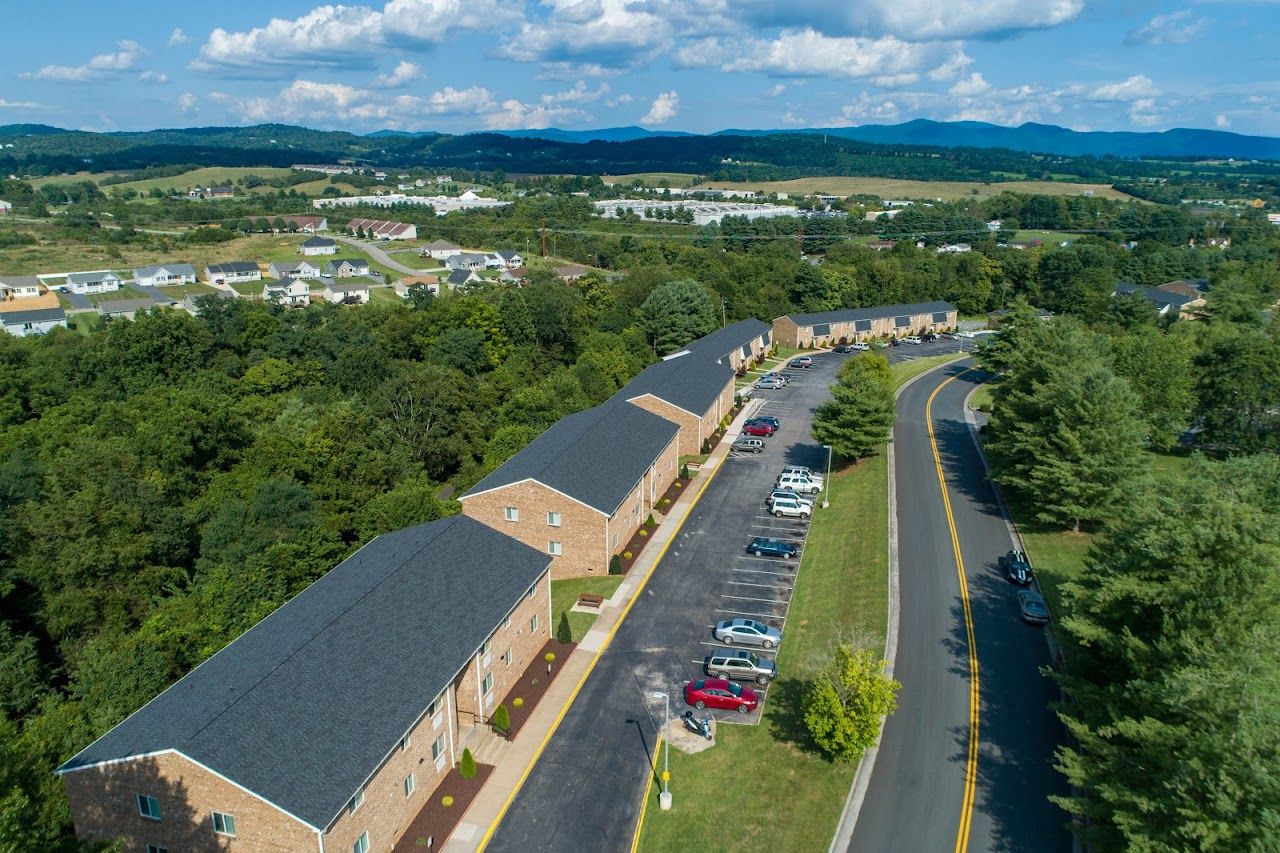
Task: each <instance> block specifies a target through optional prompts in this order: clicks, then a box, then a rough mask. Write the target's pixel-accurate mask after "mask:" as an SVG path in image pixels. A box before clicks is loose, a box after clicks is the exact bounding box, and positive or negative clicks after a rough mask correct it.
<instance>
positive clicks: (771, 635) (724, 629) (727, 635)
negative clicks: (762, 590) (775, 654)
mask: <svg viewBox="0 0 1280 853" xmlns="http://www.w3.org/2000/svg"><path fill="white" fill-rule="evenodd" d="M712 633H713V634H714V635H715V638H716V639H717V640H719V641H720V642H722V643H724V644H726V645H729V646H732V645H742V646H762V647H764V648H766V649H772V648H775V647H776V646H777V645H778V644H779V643H781V642H782V632H781V631H780V630H778V629H777V628H775V627H773V626H772V625H766V624H765V623H763V622H757V621H756V620H754V619H725V620H724V621H723V622H719V623H717V625H716V627H715V630H714V631H712Z"/></svg>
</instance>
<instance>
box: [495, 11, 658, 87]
mask: <svg viewBox="0 0 1280 853" xmlns="http://www.w3.org/2000/svg"><path fill="white" fill-rule="evenodd" d="M540 11H542V12H543V13H544V14H543V15H542V16H540V17H536V18H534V19H533V20H528V21H525V22H524V23H523V24H522V25H521V26H520V29H519V31H518V32H517V33H516V34H515V35H514V36H513V37H512V38H511V39H509V40H508V41H507V42H506V43H505V44H504V45H503V46H502V47H501V48H500V49H499V51H498V55H500V56H503V57H505V58H507V59H514V60H517V61H520V62H542V63H546V64H547V65H548V66H549V67H550V69H551V70H552V72H553V73H556V72H557V70H558V72H559V73H561V74H562V73H564V72H568V73H572V74H576V75H582V74H590V75H591V76H597V75H598V74H600V73H608V72H610V71H617V70H621V69H626V68H632V67H635V66H636V65H639V64H641V63H643V62H646V61H648V60H651V59H653V58H654V57H656V56H657V55H658V54H660V53H661V52H662V51H664V50H665V49H667V47H668V46H669V45H670V43H671V41H672V39H673V38H674V37H675V35H676V31H675V30H674V29H673V26H672V22H673V18H672V17H670V16H667V15H663V14H659V13H657V12H654V11H650V9H649V8H648V6H647V4H643V3H635V2H632V0H542V3H541V4H540ZM557 66H559V68H558V69H557ZM588 68H589V69H590V71H587V70H585V69H588ZM593 72H594V73H593Z"/></svg>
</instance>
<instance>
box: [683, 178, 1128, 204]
mask: <svg viewBox="0 0 1280 853" xmlns="http://www.w3.org/2000/svg"><path fill="white" fill-rule="evenodd" d="M707 186H708V187H711V186H714V187H715V188H716V189H738V190H760V191H762V192H766V193H770V192H777V193H795V194H797V195H803V194H808V193H823V194H830V195H840V196H850V195H874V196H879V197H880V198H912V199H915V198H927V199H942V200H944V201H953V200H955V199H961V198H986V197H987V196H993V195H999V194H1000V193H1002V192H1005V191H1008V192H1015V193H1033V194H1039V195H1082V194H1083V193H1084V192H1085V191H1086V190H1092V191H1093V194H1094V195H1095V196H1097V197H1098V198H1107V199H1118V200H1132V198H1133V197H1132V196H1130V195H1127V194H1126V193H1122V192H1117V191H1116V190H1113V189H1112V188H1111V187H1110V186H1109V185H1107V184H1068V183H1058V182H1056V181H1001V182H999V183H992V184H983V183H970V182H966V181H904V180H898V179H896V178H855V177H829V178H797V179H795V180H792V181H749V182H734V181H716V182H714V183H713V184H708V185H707Z"/></svg>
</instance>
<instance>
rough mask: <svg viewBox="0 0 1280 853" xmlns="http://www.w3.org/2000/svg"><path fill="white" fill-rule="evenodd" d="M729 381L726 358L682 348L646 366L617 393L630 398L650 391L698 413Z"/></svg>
mask: <svg viewBox="0 0 1280 853" xmlns="http://www.w3.org/2000/svg"><path fill="white" fill-rule="evenodd" d="M732 382H733V368H732V367H731V366H730V365H729V362H728V361H721V360H719V357H717V356H713V355H711V354H710V353H702V352H690V351H683V352H681V353H680V354H678V355H674V356H668V357H667V358H666V359H665V360H663V361H660V362H658V363H657V364H651V365H649V366H648V367H646V368H645V369H644V370H642V371H641V372H640V375H638V376H637V377H636V378H635V379H632V380H631V381H630V382H628V383H627V384H626V386H625V387H624V388H623V389H622V390H621V391H619V392H618V395H619V396H620V397H622V398H623V399H624V400H634V399H635V398H636V397H640V396H643V395H645V394H652V395H653V396H654V397H657V398H658V399H659V400H665V401H666V402H668V403H670V404H671V405H673V406H677V407H679V408H681V409H684V410H685V411H686V412H689V413H691V414H693V415H697V416H698V417H702V415H703V414H704V413H705V412H706V411H707V409H709V408H711V407H712V406H713V405H715V401H716V398H717V397H719V396H720V392H722V391H724V389H725V386H726V385H731V384H732Z"/></svg>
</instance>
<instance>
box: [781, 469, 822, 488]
mask: <svg viewBox="0 0 1280 853" xmlns="http://www.w3.org/2000/svg"><path fill="white" fill-rule="evenodd" d="M782 473H783V474H784V475H785V474H799V475H801V476H802V477H808V478H809V479H810V480H813V481H814V482H815V483H817V484H818V485H819V486H825V485H826V482H825V481H824V480H823V479H822V475H821V474H815V473H814V471H813V469H812V468H806V467H805V466H804V465H788V466H787V467H785V468H783V469H782Z"/></svg>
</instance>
